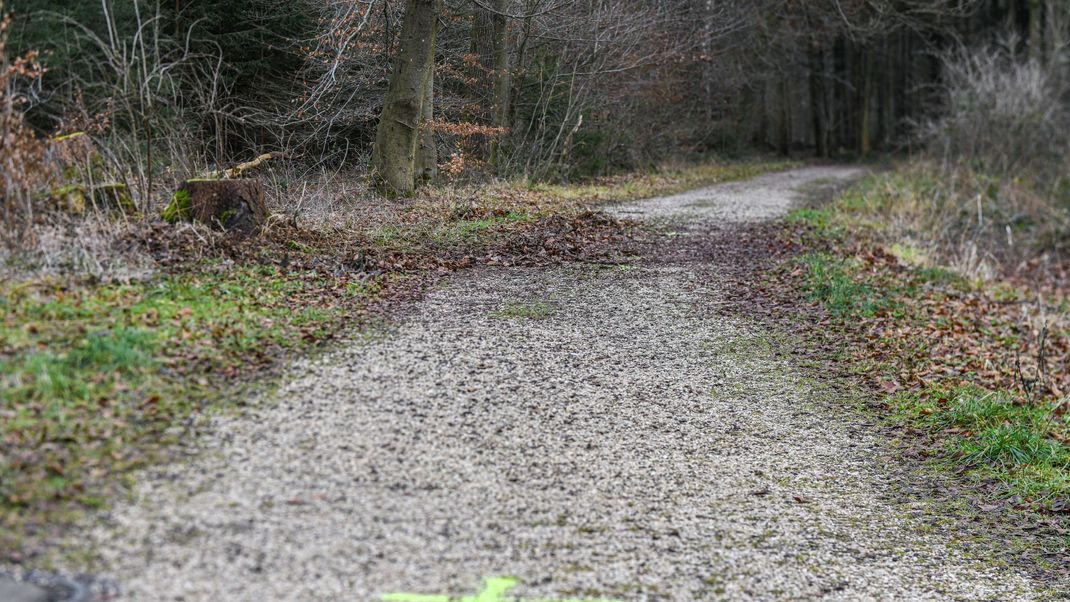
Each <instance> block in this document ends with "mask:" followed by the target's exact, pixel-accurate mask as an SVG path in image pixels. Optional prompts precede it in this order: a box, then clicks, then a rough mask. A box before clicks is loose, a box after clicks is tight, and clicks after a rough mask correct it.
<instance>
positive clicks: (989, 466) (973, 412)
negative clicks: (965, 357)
mask: <svg viewBox="0 0 1070 602" xmlns="http://www.w3.org/2000/svg"><path fill="white" fill-rule="evenodd" d="M1015 400H1016V397H1015V396H1014V395H1013V394H1011V393H1009V392H1006V391H985V390H982V389H979V388H976V387H960V388H955V389H949V390H944V389H939V388H931V389H930V390H928V391H925V392H923V393H917V392H913V393H903V394H900V395H897V396H896V397H895V398H894V400H893V408H894V410H895V414H894V415H895V417H896V419H897V420H898V421H899V422H901V423H904V424H909V425H912V426H915V427H918V428H924V429H929V430H931V431H934V432H939V433H945V434H949V435H951V437H950V439H949V442H948V447H949V449H948V451H949V452H950V453H949V454H948V456H947V457H946V458H945V459H946V460H947V461H949V462H951V463H953V464H957V465H961V466H965V467H968V468H970V469H973V470H974V471H975V474H976V476H978V477H980V478H987V479H996V480H998V481H1000V482H1001V483H1003V484H1004V486H1005V490H1006V492H1007V493H1008V494H1010V495H1021V496H1023V497H1025V498H1029V499H1033V500H1046V499H1055V498H1066V497H1067V496H1070V447H1067V446H1066V445H1065V444H1064V443H1062V442H1061V441H1060V440H1059V439H1061V438H1063V437H1064V436H1065V435H1066V434H1067V433H1068V430H1070V429H1068V424H1067V422H1066V419H1065V418H1061V417H1057V416H1056V414H1054V412H1053V410H1054V408H1053V407H1051V406H1050V405H1047V404H1022V403H1020V402H1016V401H1015Z"/></svg>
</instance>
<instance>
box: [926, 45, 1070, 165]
mask: <svg viewBox="0 0 1070 602" xmlns="http://www.w3.org/2000/svg"><path fill="white" fill-rule="evenodd" d="M1007 45H1008V46H1010V47H1013V46H1014V45H1015V42H1014V41H1013V40H1012V41H1011V42H1009V43H1008V44H1007ZM1060 62H1061V61H1059V60H1053V61H1051V62H1050V63H1049V64H1042V63H1040V62H1038V61H1036V60H1022V59H1020V58H1019V57H1017V56H1015V54H1014V53H1013V52H1011V51H1008V50H1006V49H1005V48H1004V47H986V48H981V49H977V50H970V51H966V50H961V51H958V52H955V53H953V54H950V55H948V56H947V57H945V60H944V72H945V78H946V84H945V86H944V91H943V92H944V96H945V107H944V108H945V111H944V114H943V115H942V116H941V117H940V118H938V119H936V120H934V121H932V122H931V123H930V124H929V125H928V127H927V128H925V134H926V136H927V138H928V146H929V148H930V149H931V150H933V151H935V152H938V153H939V154H940V155H941V157H942V158H943V159H944V160H945V161H948V162H951V163H962V162H966V163H968V164H969V165H970V166H972V167H974V168H976V169H978V170H980V171H982V172H986V173H989V174H991V175H996V176H1001V177H1003V176H1011V177H1014V176H1019V175H1021V173H1022V172H1030V173H1033V174H1035V175H1039V176H1047V177H1051V176H1053V175H1055V176H1056V177H1059V176H1061V175H1062V173H1061V172H1062V171H1063V170H1064V169H1065V167H1066V165H1067V158H1068V156H1070V103H1068V102H1067V93H1068V90H1070V82H1067V81H1066V76H1065V70H1064V69H1062V68H1061V66H1060Z"/></svg>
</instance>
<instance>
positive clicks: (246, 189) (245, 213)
mask: <svg viewBox="0 0 1070 602" xmlns="http://www.w3.org/2000/svg"><path fill="white" fill-rule="evenodd" d="M267 217H268V211H267V205H265V204H264V187H263V185H261V183H260V180H255V179H237V180H186V182H185V183H184V184H182V187H181V188H179V189H178V190H176V191H175V194H174V198H172V199H171V203H170V204H169V205H168V206H167V207H166V208H165V209H164V212H163V218H164V219H165V220H167V221H169V222H172V223H174V222H178V221H198V222H201V223H205V224H211V225H213V226H218V227H221V228H223V229H224V230H227V231H228V232H236V233H240V234H254V233H256V232H259V231H260V228H261V227H262V226H263V225H264V222H266V221H267Z"/></svg>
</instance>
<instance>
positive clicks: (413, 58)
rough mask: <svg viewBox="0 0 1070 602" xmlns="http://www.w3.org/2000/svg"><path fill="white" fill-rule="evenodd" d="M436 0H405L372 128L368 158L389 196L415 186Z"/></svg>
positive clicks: (434, 27) (409, 189)
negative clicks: (390, 66) (398, 36)
mask: <svg viewBox="0 0 1070 602" xmlns="http://www.w3.org/2000/svg"><path fill="white" fill-rule="evenodd" d="M438 13H439V0H407V2H406V5H405V19H404V21H403V22H402V25H401V42H400V44H399V46H398V53H397V56H396V57H395V58H394V72H393V74H392V75H391V76H390V85H389V87H388V88H387V92H386V98H385V100H384V102H383V113H382V115H381V116H380V117H379V127H378V129H377V130H376V132H375V148H374V149H373V151H372V162H373V165H374V166H375V170H376V172H377V175H378V180H379V182H378V183H379V185H380V187H381V188H382V189H383V190H384V191H386V192H388V193H392V194H403V195H406V194H412V192H413V190H414V188H415V186H416V148H417V143H418V141H419V138H420V122H421V120H422V119H423V116H424V111H423V104H424V99H425V98H426V95H427V89H428V81H427V80H428V78H429V77H430V74H431V70H432V66H433V64H434V50H435V34H436V29H437V26H438Z"/></svg>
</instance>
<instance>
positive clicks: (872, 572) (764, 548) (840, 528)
mask: <svg viewBox="0 0 1070 602" xmlns="http://www.w3.org/2000/svg"><path fill="white" fill-rule="evenodd" d="M855 175H857V171H856V170H853V169H844V168H805V169H799V170H795V171H790V172H786V173H779V174H773V175H767V176H763V177H759V178H757V179H754V180H751V181H749V182H744V183H735V184H728V185H723V186H717V187H712V188H707V189H704V190H699V191H696V192H692V193H688V194H684V195H678V196H672V197H666V198H661V199H652V200H649V201H643V202H639V203H633V204H629V205H625V206H620V207H617V208H615V209H614V212H615V213H617V214H619V215H623V216H628V217H633V218H638V219H646V220H653V221H660V220H668V221H670V222H673V223H674V224H675V225H676V226H677V227H679V228H680V229H681V232H682V234H681V235H683V236H686V235H687V232H688V231H689V230H691V231H698V230H701V228H700V226H701V225H703V224H706V225H708V224H709V223H711V222H717V223H722V224H724V223H732V222H745V221H752V220H761V219H767V218H771V217H775V216H777V215H781V214H783V213H784V212H785V211H786V210H787V209H788V208H789V207H790V205H791V204H792V203H793V202H794V201H795V199H796V197H797V192H796V191H797V190H798V189H799V188H800V187H804V186H806V185H810V184H813V183H815V182H818V181H825V180H829V179H844V178H849V177H853V176H855ZM721 271H723V270H721V269H719V266H718V265H717V264H716V260H710V261H709V262H701V261H699V262H696V261H690V262H682V261H675V262H674V261H655V260H648V261H639V262H637V263H636V264H635V265H630V266H598V265H569V266H565V267H559V268H538V269H536V268H522V269H521V268H507V269H479V270H474V271H470V272H467V273H463V274H460V275H458V276H456V277H453V278H451V279H449V281H448V282H446V283H445V284H444V285H443V286H440V287H438V288H437V289H436V290H435V291H433V292H432V293H431V294H430V295H429V296H428V298H426V299H425V300H424V301H421V302H420V303H419V304H418V306H417V307H415V308H414V310H413V311H412V312H411V313H410V314H409V315H408V316H407V317H406V318H405V319H404V320H403V321H401V322H399V323H397V324H395V325H393V326H392V327H391V328H389V329H388V331H387V332H384V333H380V334H379V335H378V336H375V337H369V338H367V339H364V340H360V341H354V342H353V343H352V344H351V345H349V346H347V347H346V348H344V349H342V350H339V351H337V352H334V353H331V354H329V355H326V356H324V357H321V358H319V359H317V360H315V361H310V362H307V363H304V364H300V365H297V366H294V367H293V368H292V372H291V373H292V377H291V378H290V379H288V380H287V382H286V383H285V384H284V385H283V386H282V387H281V389H280V390H277V391H276V392H274V393H272V394H271V396H270V397H268V398H265V399H263V400H261V401H260V402H259V403H258V404H257V405H256V409H254V410H252V411H251V412H250V413H249V414H248V415H244V416H240V417H221V418H218V419H216V420H215V424H214V425H213V427H212V429H211V432H210V433H209V434H208V435H207V436H206V437H205V439H204V440H203V442H201V443H200V444H199V446H198V449H199V453H198V454H197V455H196V456H195V457H193V458H192V459H190V460H189V461H188V462H185V463H182V464H176V465H172V466H167V467H163V468H161V469H158V470H156V471H154V472H152V473H149V474H146V475H144V476H143V478H142V484H141V485H140V486H139V488H138V489H137V493H136V496H135V499H133V500H132V501H131V502H130V503H128V504H125V505H122V506H120V507H119V508H117V509H116V510H115V511H114V512H112V513H110V515H109V516H107V517H105V519H104V520H103V522H102V523H101V524H100V525H99V526H97V527H96V528H95V529H93V531H92V533H91V536H92V540H93V544H94V545H95V546H96V547H98V548H99V550H100V551H101V553H102V554H103V556H104V560H105V566H106V569H105V570H104V574H105V576H106V577H108V578H111V579H114V580H115V581H116V582H117V583H118V584H119V586H120V587H121V589H122V592H123V599H124V600H139V601H140V600H144V601H163V600H168V601H170V600H184V601H189V602H192V601H274V600H310V601H317V602H318V601H346V602H365V601H367V602H371V601H376V600H388V601H390V600H392V601H400V602H405V601H409V602H447V601H450V600H463V601H465V602H494V601H495V600H498V601H502V602H504V601H506V600H509V601H512V600H526V601H539V602H543V601H545V602H550V601H562V602H563V601H569V602H572V601H578V600H591V601H593V600H619V601H622V602H633V601H634V602H639V601H655V600H658V601H660V600H665V601H690V600H852V601H854V600H904V601H905V600H910V601H914V600H993V601H995V600H1001V601H1003V600H1006V601H1010V600H1033V599H1043V594H1042V593H1038V592H1036V591H1035V590H1034V589H1033V584H1032V583H1031V582H1030V580H1029V579H1028V578H1027V577H1026V576H1025V575H1022V574H1019V573H1017V572H1015V571H1014V570H1013V569H1010V568H994V567H986V566H984V565H983V564H982V563H981V562H979V561H977V560H974V559H970V558H968V557H967V556H966V555H965V554H963V553H962V552H960V551H959V548H958V546H956V545H955V543H954V541H953V538H951V537H948V536H947V534H946V533H944V534H939V533H938V531H935V530H934V529H933V528H932V527H931V525H930V524H929V522H927V521H926V520H924V514H925V511H924V510H925V509H924V508H923V507H919V505H918V503H917V502H913V503H894V502H892V501H889V500H890V499H892V498H891V496H889V495H886V492H887V490H888V487H889V484H888V481H889V476H888V475H889V472H888V470H889V467H887V466H885V465H884V464H883V462H886V461H887V458H888V457H890V455H889V453H888V450H887V449H886V446H885V445H886V444H885V442H884V441H883V439H882V438H881V436H880V435H879V434H877V433H876V432H875V431H874V430H873V429H872V428H871V427H867V426H866V425H864V424H862V423H861V422H862V418H861V417H859V416H857V415H856V414H855V413H854V412H852V411H849V410H841V411H837V410H836V409H835V403H834V401H833V402H830V400H829V399H827V393H822V392H821V391H822V387H821V386H820V383H814V382H811V381H810V380H808V379H807V378H804V376H803V375H802V374H801V373H800V371H799V370H797V369H796V368H794V367H793V366H792V365H791V364H790V363H788V362H786V361H785V360H783V359H778V357H777V355H776V354H774V353H771V350H772V348H773V347H775V346H776V345H777V344H779V343H778V342H777V339H776V338H775V337H772V336H771V335H769V333H767V332H765V331H763V330H762V329H761V328H759V327H758V326H756V325H755V324H751V323H748V322H747V321H746V320H745V319H743V318H727V317H725V316H723V315H718V314H717V312H715V311H712V310H711V309H710V308H711V307H712V306H713V305H715V304H716V301H717V299H718V298H720V296H722V295H723V294H724V293H725V290H724V287H725V286H726V285H725V284H724V283H723V282H722V281H720V280H719V279H718V276H717V274H718V273H719V272H721ZM882 458H883V460H882ZM507 578H508V579H507ZM417 594H420V595H417Z"/></svg>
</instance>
